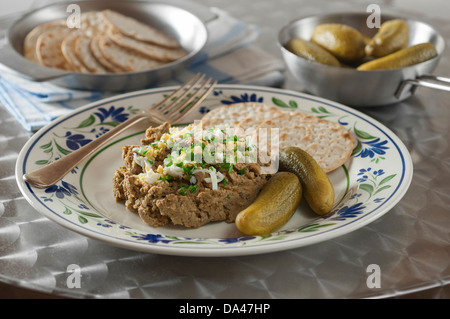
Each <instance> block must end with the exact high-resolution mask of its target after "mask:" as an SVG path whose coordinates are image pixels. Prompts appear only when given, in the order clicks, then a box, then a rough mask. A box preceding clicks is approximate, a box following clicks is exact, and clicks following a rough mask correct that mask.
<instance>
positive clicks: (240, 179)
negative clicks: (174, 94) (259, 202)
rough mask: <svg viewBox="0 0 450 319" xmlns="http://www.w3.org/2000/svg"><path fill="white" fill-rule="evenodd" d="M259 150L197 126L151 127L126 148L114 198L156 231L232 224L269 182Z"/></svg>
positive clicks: (245, 141)
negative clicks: (137, 140) (211, 224)
mask: <svg viewBox="0 0 450 319" xmlns="http://www.w3.org/2000/svg"><path fill="white" fill-rule="evenodd" d="M221 146H222V148H221ZM255 149H256V146H255V145H253V144H251V143H250V141H249V139H247V138H245V137H240V136H237V135H233V134H231V135H229V134H227V132H225V131H224V130H220V129H216V128H209V129H208V130H202V128H201V126H199V125H197V124H191V125H189V126H187V127H183V128H178V127H170V125H169V124H168V123H164V124H162V125H161V126H159V127H150V128H148V129H147V131H146V134H145V138H143V139H142V140H141V143H140V145H126V146H124V147H123V152H122V157H123V160H124V164H123V165H122V166H121V167H120V168H119V169H117V170H116V172H115V175H114V178H113V191H114V196H115V198H116V201H118V202H123V203H124V204H125V207H126V208H127V209H128V210H130V211H133V212H136V213H137V214H139V216H140V218H141V219H142V220H143V221H144V222H145V223H147V224H149V225H151V226H153V227H158V226H165V225H182V226H185V227H192V228H197V227H200V226H202V225H205V224H207V223H209V222H214V221H226V222H230V223H231V222H234V220H235V218H236V215H237V214H238V213H239V212H240V211H241V210H243V209H245V208H246V207H247V206H249V205H250V204H251V203H252V202H253V201H254V200H255V198H256V197H257V195H258V194H259V192H260V190H261V188H262V187H263V186H264V184H265V183H266V181H267V180H268V178H269V175H266V174H262V173H261V166H260V165H259V164H258V163H257V161H255V160H254V158H255V156H254V154H255V152H254V150H255Z"/></svg>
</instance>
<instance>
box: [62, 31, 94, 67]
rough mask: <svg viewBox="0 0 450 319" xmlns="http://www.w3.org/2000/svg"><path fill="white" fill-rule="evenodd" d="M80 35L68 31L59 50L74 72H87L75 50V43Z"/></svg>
mask: <svg viewBox="0 0 450 319" xmlns="http://www.w3.org/2000/svg"><path fill="white" fill-rule="evenodd" d="M79 37H80V33H79V32H72V33H70V34H69V35H68V36H67V37H66V38H65V39H64V40H63V42H62V43H61V52H62V54H63V55H64V57H65V58H66V61H67V62H68V63H69V64H70V66H71V68H72V69H73V70H75V71H76V72H82V73H89V70H88V69H87V68H86V67H85V66H84V64H83V62H81V61H80V59H79V58H78V55H77V54H76V51H75V43H76V41H77V39H78V38H79Z"/></svg>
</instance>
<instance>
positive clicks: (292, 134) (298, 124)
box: [258, 112, 354, 173]
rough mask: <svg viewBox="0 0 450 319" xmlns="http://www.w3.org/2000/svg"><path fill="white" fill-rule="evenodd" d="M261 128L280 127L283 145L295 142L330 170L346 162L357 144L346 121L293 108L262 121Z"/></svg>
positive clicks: (292, 144)
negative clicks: (338, 120)
mask: <svg viewBox="0 0 450 319" xmlns="http://www.w3.org/2000/svg"><path fill="white" fill-rule="evenodd" d="M260 128H268V129H270V128H277V129H278V130H279V148H283V147H288V146H294V147H299V148H301V149H303V150H304V151H306V152H308V153H309V154H310V155H311V156H312V157H313V158H314V159H315V160H316V161H317V163H318V164H319V165H320V167H321V168H322V169H323V170H324V171H325V172H326V173H328V172H331V171H333V170H335V169H336V168H338V167H340V166H341V165H342V164H344V163H345V162H346V161H347V160H348V159H349V158H350V156H351V154H352V151H353V148H354V145H353V138H352V136H351V134H350V132H349V131H348V130H347V129H346V128H345V127H344V126H342V125H340V124H339V123H336V122H331V121H328V120H325V119H320V118H317V117H315V116H312V115H309V114H305V113H301V112H290V113H289V114H282V115H280V116H278V117H277V118H274V119H271V120H267V121H264V122H262V123H261V124H260V125H259V126H258V129H260Z"/></svg>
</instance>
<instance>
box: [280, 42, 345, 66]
mask: <svg viewBox="0 0 450 319" xmlns="http://www.w3.org/2000/svg"><path fill="white" fill-rule="evenodd" d="M284 47H285V48H286V49H287V50H289V51H290V52H292V53H294V54H295V55H298V56H299V57H301V58H303V59H305V60H308V61H312V62H317V63H321V64H325V65H331V66H340V63H339V61H338V59H336V58H335V57H334V56H333V55H332V54H331V53H330V52H328V51H327V50H325V49H324V48H322V47H321V46H319V45H317V44H315V43H314V42H311V41H307V40H303V39H300V38H293V39H290V40H289V41H288V42H286V44H285V45H284Z"/></svg>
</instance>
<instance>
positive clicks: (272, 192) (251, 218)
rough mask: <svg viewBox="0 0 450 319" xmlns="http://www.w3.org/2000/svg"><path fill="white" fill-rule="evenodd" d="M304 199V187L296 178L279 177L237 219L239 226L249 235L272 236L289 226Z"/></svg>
mask: <svg viewBox="0 0 450 319" xmlns="http://www.w3.org/2000/svg"><path fill="white" fill-rule="evenodd" d="M301 198H302V185H301V184H300V181H299V180H298V178H297V176H296V175H295V174H292V173H289V172H278V173H275V174H274V175H273V176H272V177H271V178H270V179H269V180H268V181H267V183H266V185H264V187H263V188H262V190H261V192H260V193H259V195H258V197H257V198H256V199H255V201H254V202H253V203H252V204H251V205H250V206H248V207H247V208H246V209H244V210H243V211H241V212H239V214H238V215H237V216H236V221H235V223H236V226H237V228H238V229H239V230H240V231H241V232H243V233H244V234H246V235H265V234H269V233H271V232H273V231H275V230H277V229H278V228H280V227H281V226H283V225H284V224H286V223H287V222H288V220H289V219H290V218H291V217H292V215H293V214H294V212H295V211H296V209H297V206H298V205H299V203H300V201H301Z"/></svg>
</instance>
